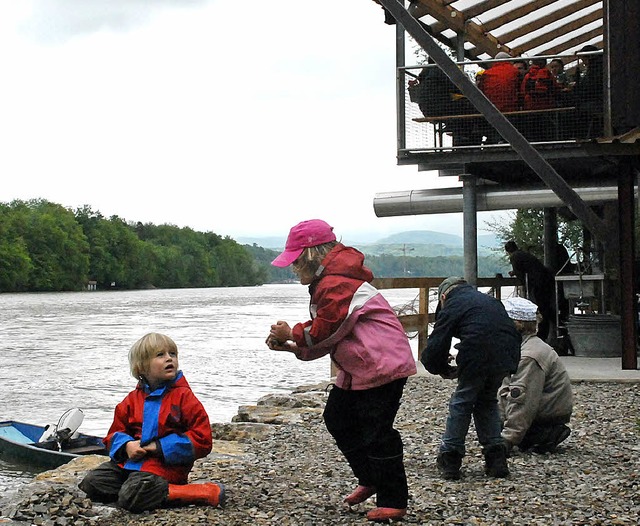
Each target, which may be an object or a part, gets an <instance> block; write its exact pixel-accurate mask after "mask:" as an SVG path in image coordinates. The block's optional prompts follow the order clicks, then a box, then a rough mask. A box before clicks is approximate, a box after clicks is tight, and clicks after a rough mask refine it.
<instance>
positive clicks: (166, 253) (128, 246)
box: [0, 199, 508, 292]
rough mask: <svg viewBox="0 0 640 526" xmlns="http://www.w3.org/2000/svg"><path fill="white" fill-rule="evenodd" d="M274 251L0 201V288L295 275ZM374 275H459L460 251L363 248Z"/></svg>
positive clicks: (228, 283) (176, 284)
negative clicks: (372, 251)
mask: <svg viewBox="0 0 640 526" xmlns="http://www.w3.org/2000/svg"><path fill="white" fill-rule="evenodd" d="M277 255H278V251H277V250H270V249H265V248H262V247H260V246H258V245H256V244H253V245H240V244H238V243H237V242H236V241H234V240H233V239H231V238H229V237H224V238H223V237H221V236H219V235H217V234H214V233H212V232H196V231H194V230H192V229H190V228H179V227H177V226H174V225H167V224H163V225H153V224H150V223H145V224H143V223H140V222H127V221H125V220H124V219H121V218H119V217H118V216H111V217H109V218H106V217H104V216H103V215H102V214H100V212H96V211H93V210H92V209H91V208H90V207H89V206H86V205H85V206H84V207H82V208H79V209H77V210H75V211H73V210H70V209H68V208H65V207H63V206H61V205H59V204H55V203H51V202H49V201H46V200H42V199H34V200H30V201H20V200H16V201H12V202H11V203H0V292H46V291H73V290H81V289H84V288H86V286H87V284H88V283H89V282H90V281H93V282H95V283H96V285H97V288H98V289H101V290H106V289H114V288H117V289H143V288H190V287H234V286H253V285H261V284H263V283H286V282H297V278H296V276H295V275H294V274H293V272H292V271H291V269H290V268H284V269H281V268H276V267H273V266H272V265H271V261H272V260H273V259H274V258H275V257H276V256H277ZM365 264H366V265H367V266H369V267H370V268H371V270H372V271H373V273H374V275H375V276H376V277H400V276H416V277H444V276H450V275H456V274H458V275H462V274H463V258H462V257H461V256H436V257H428V256H413V257H405V256H402V255H400V256H398V255H387V254H382V255H366V259H365ZM506 270H508V266H507V264H506V260H505V258H504V257H498V256H490V257H482V256H481V257H479V258H478V275H479V276H484V277H489V276H494V275H495V274H496V273H504V272H506Z"/></svg>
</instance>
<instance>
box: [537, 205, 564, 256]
mask: <svg viewBox="0 0 640 526" xmlns="http://www.w3.org/2000/svg"><path fill="white" fill-rule="evenodd" d="M543 213H544V222H543V224H544V230H543V236H542V240H543V244H544V264H545V265H546V266H547V267H549V268H553V269H557V268H559V266H560V265H562V264H563V263H564V261H558V255H557V251H556V245H557V244H558V213H557V211H556V209H555V208H545V209H544V212H543Z"/></svg>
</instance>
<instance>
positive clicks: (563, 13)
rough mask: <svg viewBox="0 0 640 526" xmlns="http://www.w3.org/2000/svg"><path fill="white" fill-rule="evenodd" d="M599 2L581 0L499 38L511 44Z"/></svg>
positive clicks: (596, 0)
mask: <svg viewBox="0 0 640 526" xmlns="http://www.w3.org/2000/svg"><path fill="white" fill-rule="evenodd" d="M599 1H600V0H580V1H579V2H576V3H574V4H571V5H568V6H565V7H562V8H560V9H558V10H556V11H553V12H552V13H549V14H548V15H545V16H543V17H540V18H537V19H535V20H531V21H530V22H528V23H526V24H523V25H521V26H520V27H518V28H516V29H514V30H513V31H509V32H507V33H503V34H502V35H499V36H498V37H497V38H498V39H500V40H501V41H502V42H511V41H513V40H516V39H518V38H521V37H523V36H524V35H528V34H529V33H533V32H534V31H537V30H538V29H541V28H543V27H546V26H548V25H550V24H552V23H554V22H556V21H557V20H560V19H562V18H566V17H568V16H571V15H572V14H574V13H577V12H578V11H581V10H582V9H586V8H587V7H589V6H591V5H593V4H595V3H597V2H599ZM600 12H602V9H601V10H600Z"/></svg>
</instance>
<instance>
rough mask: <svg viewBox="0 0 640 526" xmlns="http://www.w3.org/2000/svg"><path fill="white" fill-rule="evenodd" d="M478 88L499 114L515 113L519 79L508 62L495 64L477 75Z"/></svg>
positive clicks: (514, 69)
mask: <svg viewBox="0 0 640 526" xmlns="http://www.w3.org/2000/svg"><path fill="white" fill-rule="evenodd" d="M478 88H480V90H481V91H482V92H483V93H484V94H485V95H486V96H487V98H488V99H489V100H490V101H491V102H493V105H494V106H495V107H496V108H498V109H499V110H500V111H501V112H505V111H517V110H518V109H519V108H518V94H519V90H520V78H519V75H518V70H517V69H516V68H515V66H514V65H513V64H511V63H509V62H496V63H494V64H493V65H492V66H491V67H490V68H489V69H487V70H486V71H483V72H482V74H480V75H478Z"/></svg>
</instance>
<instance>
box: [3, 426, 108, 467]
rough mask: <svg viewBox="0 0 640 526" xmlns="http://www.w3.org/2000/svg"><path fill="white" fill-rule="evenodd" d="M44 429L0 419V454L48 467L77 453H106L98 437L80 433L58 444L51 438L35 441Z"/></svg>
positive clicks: (60, 462)
mask: <svg viewBox="0 0 640 526" xmlns="http://www.w3.org/2000/svg"><path fill="white" fill-rule="evenodd" d="M45 429H46V428H45V427H44V426H37V425H34V424H25V423H23V422H16V421H15V420H8V421H5V422H0V456H1V457H2V458H3V459H4V460H5V461H7V462H11V463H16V464H27V465H29V466H33V467H38V468H46V469H51V468H56V467H58V466H62V465H63V464H66V463H67V462H69V461H70V460H73V459H74V458H76V457H79V456H81V455H106V454H107V450H106V448H105V447H104V444H103V443H102V439H101V438H99V437H96V436H92V435H85V434H82V433H80V435H79V436H78V437H77V438H71V439H69V440H65V441H64V442H62V443H61V444H60V445H59V444H58V443H57V442H55V441H52V440H48V441H46V442H38V440H39V439H40V437H41V436H42V434H43V433H44V431H45ZM60 446H61V447H62V451H60V450H59V449H60Z"/></svg>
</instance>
